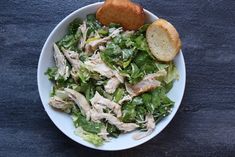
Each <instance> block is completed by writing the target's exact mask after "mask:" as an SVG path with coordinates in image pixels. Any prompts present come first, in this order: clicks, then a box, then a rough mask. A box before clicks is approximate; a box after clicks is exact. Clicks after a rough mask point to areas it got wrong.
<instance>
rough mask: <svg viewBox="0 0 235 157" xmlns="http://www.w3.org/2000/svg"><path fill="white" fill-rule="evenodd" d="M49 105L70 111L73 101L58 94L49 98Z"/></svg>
mask: <svg viewBox="0 0 235 157" xmlns="http://www.w3.org/2000/svg"><path fill="white" fill-rule="evenodd" d="M49 105H51V106H52V107H54V108H56V109H59V110H62V111H69V110H70V108H71V107H72V103H71V102H67V101H64V100H63V99H62V98H60V97H58V96H53V97H51V98H50V100H49Z"/></svg>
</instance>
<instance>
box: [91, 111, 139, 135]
mask: <svg viewBox="0 0 235 157" xmlns="http://www.w3.org/2000/svg"><path fill="white" fill-rule="evenodd" d="M90 116H91V120H92V121H95V122H97V121H99V120H101V119H105V120H107V121H108V123H110V124H112V125H115V126H116V127H117V128H118V129H119V130H122V131H124V132H130V131H133V130H135V129H136V128H138V127H139V125H137V124H135V123H123V122H121V121H120V120H119V119H118V118H117V117H115V116H113V115H112V114H110V113H103V112H102V113H99V112H97V111H95V110H91V112H90Z"/></svg>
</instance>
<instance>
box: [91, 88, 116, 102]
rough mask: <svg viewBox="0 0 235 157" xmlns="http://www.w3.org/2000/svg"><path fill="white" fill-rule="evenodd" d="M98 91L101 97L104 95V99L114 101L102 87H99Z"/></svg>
mask: <svg viewBox="0 0 235 157" xmlns="http://www.w3.org/2000/svg"><path fill="white" fill-rule="evenodd" d="M95 89H96V91H97V92H99V93H100V95H102V96H103V97H105V98H107V99H109V100H112V99H113V96H112V95H110V94H108V93H107V92H106V91H105V90H104V89H103V87H102V86H97V87H96V88H95Z"/></svg>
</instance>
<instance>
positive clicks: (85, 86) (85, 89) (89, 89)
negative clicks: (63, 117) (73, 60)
mask: <svg viewBox="0 0 235 157" xmlns="http://www.w3.org/2000/svg"><path fill="white" fill-rule="evenodd" d="M73 89H74V90H76V91H78V92H80V93H82V94H84V95H85V97H86V99H87V100H88V101H89V100H90V99H91V98H92V97H93V96H94V95H95V85H94V83H93V80H89V81H88V82H80V84H79V85H77V86H76V87H75V88H73Z"/></svg>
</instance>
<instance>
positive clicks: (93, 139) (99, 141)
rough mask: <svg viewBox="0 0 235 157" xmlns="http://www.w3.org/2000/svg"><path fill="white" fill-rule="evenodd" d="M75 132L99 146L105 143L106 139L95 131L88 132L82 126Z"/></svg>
mask: <svg viewBox="0 0 235 157" xmlns="http://www.w3.org/2000/svg"><path fill="white" fill-rule="evenodd" d="M75 134H76V135H78V136H80V137H81V138H83V139H84V140H86V141H87V142H90V143H92V144H94V145H95V146H97V147H98V146H101V145H103V144H104V140H103V139H102V138H101V137H100V136H98V135H97V134H94V133H90V132H87V131H85V130H83V129H82V128H77V130H76V131H75Z"/></svg>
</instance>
